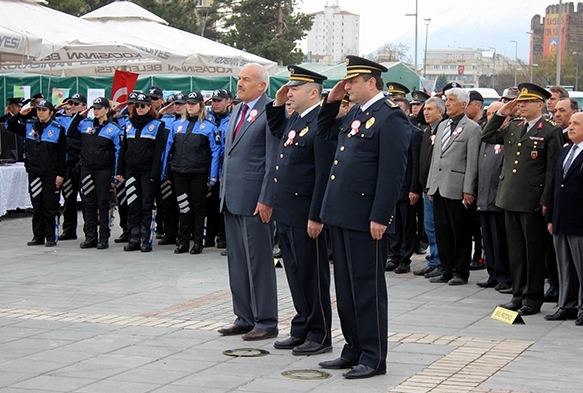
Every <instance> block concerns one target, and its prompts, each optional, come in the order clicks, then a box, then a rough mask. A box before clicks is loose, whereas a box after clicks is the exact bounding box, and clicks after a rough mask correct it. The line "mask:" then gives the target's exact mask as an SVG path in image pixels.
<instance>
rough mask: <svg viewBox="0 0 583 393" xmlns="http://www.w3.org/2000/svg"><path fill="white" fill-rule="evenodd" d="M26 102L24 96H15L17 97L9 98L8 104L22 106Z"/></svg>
mask: <svg viewBox="0 0 583 393" xmlns="http://www.w3.org/2000/svg"><path fill="white" fill-rule="evenodd" d="M23 102H24V98H22V97H15V98H9V99H8V105H19V106H22V103H23Z"/></svg>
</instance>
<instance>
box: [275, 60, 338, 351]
mask: <svg viewBox="0 0 583 393" xmlns="http://www.w3.org/2000/svg"><path fill="white" fill-rule="evenodd" d="M288 70H289V72H290V80H289V82H288V83H286V84H285V85H283V86H282V87H281V88H280V89H279V90H278V91H277V94H276V96H275V101H273V102H272V103H269V104H267V107H266V108H265V111H266V113H267V122H268V124H269V128H270V129H271V132H272V133H274V135H276V136H277V137H278V138H280V139H281V142H280V144H279V154H278V156H277V162H276V166H275V176H276V179H277V182H275V185H274V188H275V190H274V198H273V200H274V202H273V219H274V220H275V221H276V222H277V230H278V233H279V245H280V248H281V253H282V256H283V265H284V267H285V273H286V276H287V281H288V284H289V288H290V292H291V295H292V300H293V303H294V307H295V309H296V312H297V313H296V315H295V316H294V318H293V319H292V322H291V329H290V336H289V337H288V338H286V339H284V340H280V341H276V342H275V343H274V344H273V346H274V347H275V348H278V349H292V353H293V354H294V355H315V354H319V353H325V352H331V351H332V345H331V343H332V337H331V333H330V325H331V322H332V321H331V316H332V310H331V305H330V267H329V264H328V251H327V250H328V244H327V241H326V236H325V232H323V231H322V229H323V227H324V224H322V220H320V209H321V207H322V198H323V197H324V191H325V189H326V181H327V180H328V175H329V174H330V167H331V165H332V160H333V159H334V152H335V148H336V146H335V145H334V144H333V143H328V142H327V141H325V140H324V139H322V138H320V137H318V136H317V132H318V128H317V120H318V113H319V112H320V108H319V104H320V95H321V94H322V82H323V81H324V80H325V79H327V78H326V77H325V76H323V75H320V74H318V73H315V72H312V71H310V70H306V69H304V68H301V67H298V66H289V67H288ZM286 101H287V102H289V104H290V107H291V109H293V110H294V112H293V114H292V115H291V116H290V117H288V118H286V115H285V103H286Z"/></svg>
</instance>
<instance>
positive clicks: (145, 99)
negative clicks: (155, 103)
mask: <svg viewBox="0 0 583 393" xmlns="http://www.w3.org/2000/svg"><path fill="white" fill-rule="evenodd" d="M134 104H145V105H151V104H152V97H150V96H149V95H145V94H143V93H140V94H138V95H137V97H136V99H135V101H134Z"/></svg>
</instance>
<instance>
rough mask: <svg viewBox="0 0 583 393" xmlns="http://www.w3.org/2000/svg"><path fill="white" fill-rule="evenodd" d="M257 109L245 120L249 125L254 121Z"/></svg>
mask: <svg viewBox="0 0 583 393" xmlns="http://www.w3.org/2000/svg"><path fill="white" fill-rule="evenodd" d="M257 113H259V112H257V109H253V110H252V111H251V112H250V113H249V117H248V118H247V121H248V122H250V123H253V122H254V121H255V118H256V117H257Z"/></svg>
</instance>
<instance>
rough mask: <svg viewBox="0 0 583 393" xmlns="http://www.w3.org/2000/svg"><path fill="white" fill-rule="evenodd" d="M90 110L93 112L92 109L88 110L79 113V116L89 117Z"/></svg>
mask: <svg viewBox="0 0 583 393" xmlns="http://www.w3.org/2000/svg"><path fill="white" fill-rule="evenodd" d="M90 110H91V108H87V109H85V110H84V111H81V112H77V113H78V114H79V116H83V117H87V114H88V113H89V111H90Z"/></svg>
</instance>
